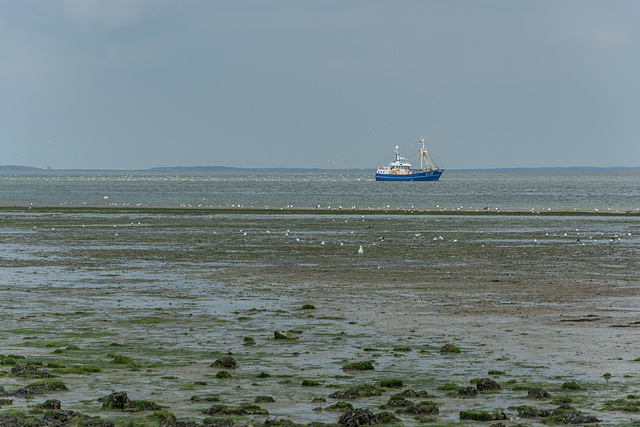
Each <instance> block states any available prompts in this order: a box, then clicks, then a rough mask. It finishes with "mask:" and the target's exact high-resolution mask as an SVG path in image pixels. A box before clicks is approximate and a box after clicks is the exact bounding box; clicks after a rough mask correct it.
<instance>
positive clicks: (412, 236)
mask: <svg viewBox="0 0 640 427" xmlns="http://www.w3.org/2000/svg"><path fill="white" fill-rule="evenodd" d="M638 236H640V217H639V216H638V215H624V214H620V215H615V214H605V213H602V214H597V215H595V214H593V215H582V214H577V213H576V214H573V213H503V212H501V213H495V212H493V213H492V212H480V213H477V214H476V213H447V212H420V211H409V210H389V211H351V210H349V211H338V210H333V211H314V210H304V209H300V210H295V211H293V210H291V211H280V210H276V209H273V210H233V209H170V208H126V209H125V208H108V209H107V208H90V207H65V208H55V207H42V208H31V209H29V208H26V207H17V208H10V207H4V208H2V209H0V242H1V244H0V386H1V387H2V388H0V425H11V424H10V423H11V422H16V423H17V422H22V423H23V424H16V425H69V423H71V424H70V425H118V426H119V425H123V426H124V425H134V426H137V425H141V426H142V425H144V426H146V425H148V426H155V425H231V424H238V425H243V424H245V425H249V424H250V425H262V424H266V425H292V424H301V425H306V424H309V423H313V424H315V425H323V424H338V423H339V424H341V425H363V424H385V423H386V424H396V425H400V424H402V425H434V426H435V425H478V424H486V425H513V426H515V425H531V426H537V425H548V424H554V423H556V424H563V423H573V424H577V425H584V424H597V425H611V426H614V425H616V426H617V425H634V424H635V425H640V382H639V378H640V340H638V332H639V329H638V328H639V326H640V299H639V297H640V286H639V285H640V274H639V267H640V256H639V255H640V238H639V237H638ZM360 246H362V252H363V254H361V255H359V254H358V249H359V248H360ZM47 401H48V402H47ZM56 401H59V404H60V408H58V407H57V403H56ZM20 420H22V421H20ZM2 423H5V424H2ZM38 423H40V424H38ZM47 423H49V424H47ZM56 423H58V424H56ZM64 423H67V424H64ZM73 423H75V424H73ZM82 423H84V424H82ZM91 423H93V424H91Z"/></svg>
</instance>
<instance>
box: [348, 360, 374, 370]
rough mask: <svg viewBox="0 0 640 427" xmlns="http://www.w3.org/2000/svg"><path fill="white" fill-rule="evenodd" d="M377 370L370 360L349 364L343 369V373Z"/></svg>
mask: <svg viewBox="0 0 640 427" xmlns="http://www.w3.org/2000/svg"><path fill="white" fill-rule="evenodd" d="M374 369H375V368H374V366H373V363H372V362H371V361H370V360H365V361H362V362H352V363H347V364H346V365H344V366H343V367H342V370H343V371H373V370H374Z"/></svg>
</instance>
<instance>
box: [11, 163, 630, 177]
mask: <svg viewBox="0 0 640 427" xmlns="http://www.w3.org/2000/svg"><path fill="white" fill-rule="evenodd" d="M445 172H446V173H448V174H450V173H453V174H465V173H474V174H475V173H495V174H550V173H560V174H584V173H593V174H598V173H632V174H640V166H638V167H619V166H611V167H596V166H571V167H531V168H488V169H445ZM122 173H132V174H185V175H202V174H220V175H246V174H252V175H276V174H373V173H375V168H372V169H320V168H238V167H230V166H171V167H154V168H151V169H48V168H47V169H42V168H36V167H30V166H17V165H0V175H7V174H11V175H44V176H47V175H61V174H64V175H81V174H122Z"/></svg>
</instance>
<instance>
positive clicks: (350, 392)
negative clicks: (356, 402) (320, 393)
mask: <svg viewBox="0 0 640 427" xmlns="http://www.w3.org/2000/svg"><path fill="white" fill-rule="evenodd" d="M380 395H382V390H380V389H379V388H378V387H375V386H372V385H368V384H362V385H359V386H356V387H351V388H349V389H347V390H338V391H335V392H333V393H331V394H330V395H329V397H331V398H333V399H357V398H358V397H369V396H380Z"/></svg>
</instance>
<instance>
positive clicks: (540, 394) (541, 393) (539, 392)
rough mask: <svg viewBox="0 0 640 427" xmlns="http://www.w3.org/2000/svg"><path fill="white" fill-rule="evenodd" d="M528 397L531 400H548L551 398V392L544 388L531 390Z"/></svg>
mask: <svg viewBox="0 0 640 427" xmlns="http://www.w3.org/2000/svg"><path fill="white" fill-rule="evenodd" d="M527 397H528V398H529V399H548V398H549V397H551V396H550V395H549V392H548V391H547V390H545V389H543V388H531V389H529V391H528V392H527Z"/></svg>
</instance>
